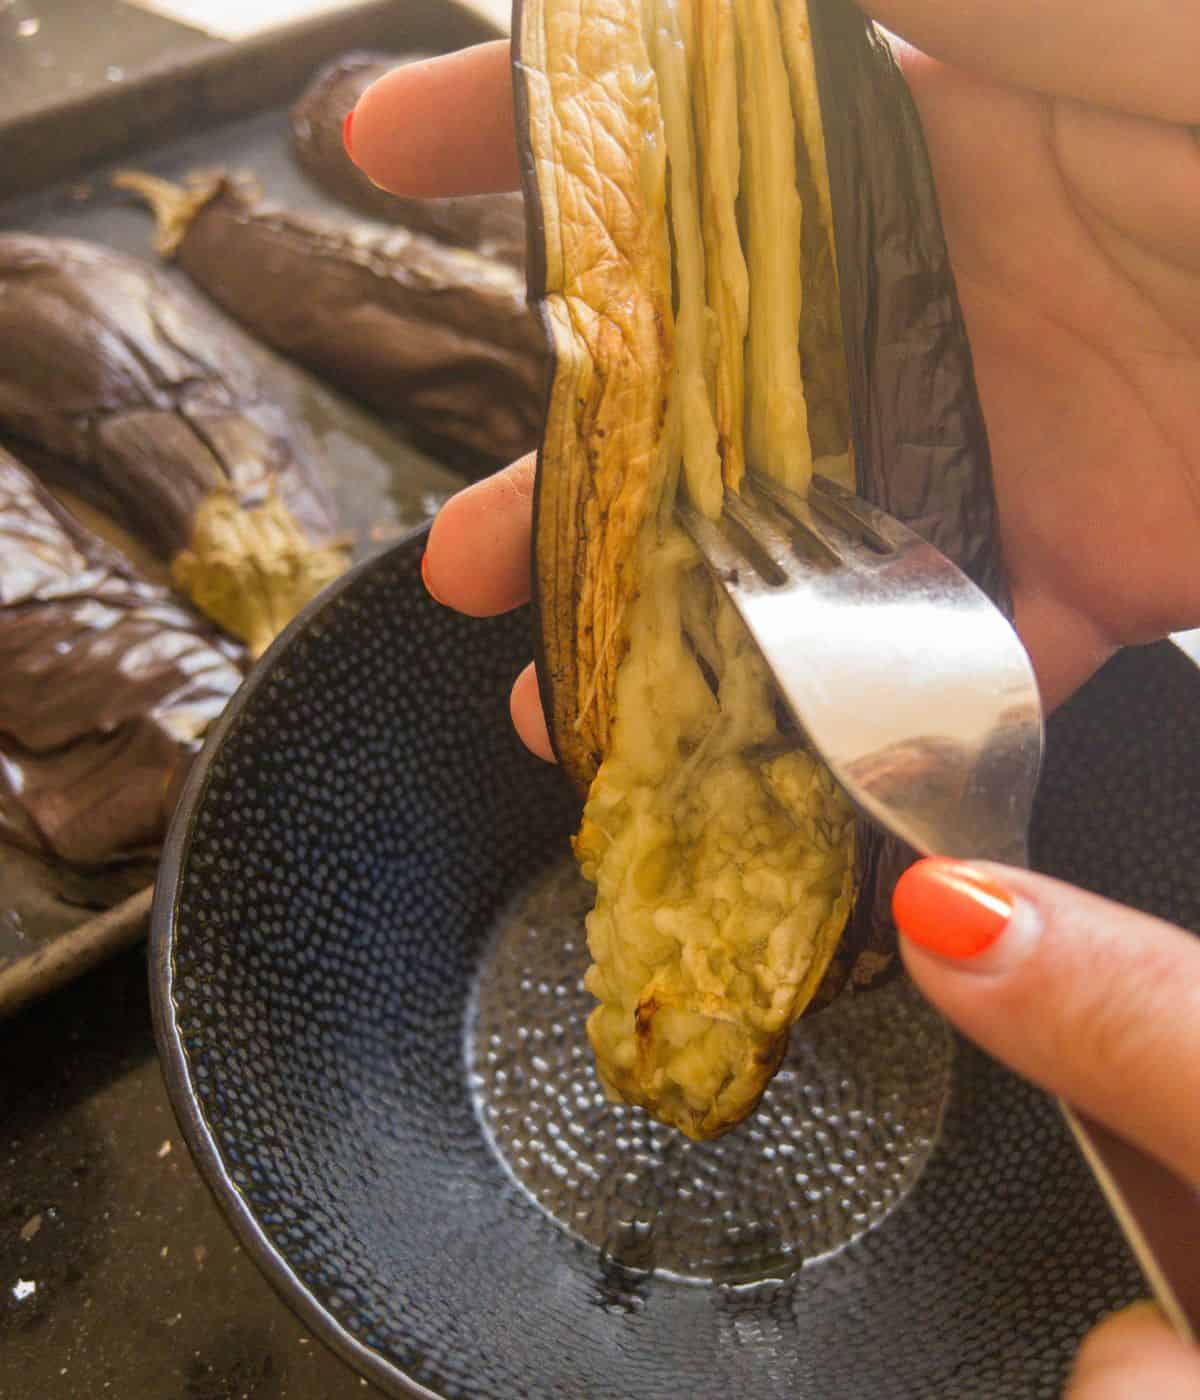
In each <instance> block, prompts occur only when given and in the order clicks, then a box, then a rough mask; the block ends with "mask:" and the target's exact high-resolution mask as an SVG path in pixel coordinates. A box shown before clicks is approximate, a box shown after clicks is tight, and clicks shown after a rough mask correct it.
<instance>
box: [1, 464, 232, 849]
mask: <svg viewBox="0 0 1200 1400" xmlns="http://www.w3.org/2000/svg"><path fill="white" fill-rule="evenodd" d="M245 663H246V655H245V652H244V651H243V649H242V648H241V647H239V646H236V645H235V644H233V643H231V642H229V641H228V640H226V639H224V638H222V637H221V636H220V634H219V633H218V632H217V631H216V630H215V629H214V628H213V627H211V626H210V625H208V624H207V623H206V622H204V621H203V620H202V619H200V618H198V617H197V616H196V615H195V613H193V612H192V610H191V609H190V608H187V607H185V606H184V605H182V603H181V602H180V600H179V599H178V598H177V597H175V596H174V595H173V594H172V593H171V592H170V590H168V589H167V588H165V587H163V586H162V585H160V584H157V583H153V582H150V581H148V580H146V579H144V578H141V577H139V576H138V574H137V573H136V572H135V570H134V569H133V567H132V565H131V564H130V563H129V562H128V561H127V560H126V559H124V558H123V557H122V556H121V555H120V554H119V553H118V552H117V551H116V550H114V549H112V548H111V547H110V546H109V545H108V544H106V543H105V542H104V541H103V540H101V539H100V538H98V537H97V536H95V535H93V534H92V533H91V532H90V531H89V530H87V529H86V528H85V527H84V526H83V525H81V524H80V522H79V521H78V520H76V519H75V518H74V517H73V516H72V515H71V514H70V513H69V512H68V511H67V510H65V509H64V508H63V507H62V506H61V505H60V504H59V503H58V502H57V501H56V500H55V499H54V498H53V497H52V496H51V495H50V493H49V492H48V491H47V490H46V489H45V488H44V487H43V486H42V485H41V484H40V483H39V482H38V481H37V480H36V479H35V478H34V477H33V475H32V474H31V473H30V472H28V471H27V470H26V469H25V468H24V467H23V466H22V464H21V463H20V462H18V461H17V460H16V459H15V458H14V457H13V456H12V455H11V454H10V453H7V452H5V451H3V450H2V449H0V675H2V676H3V677H4V683H3V685H0V837H2V838H3V839H5V840H7V841H10V842H14V843H16V844H17V845H21V846H24V847H25V848H27V849H29V850H33V851H36V852H39V853H43V854H46V855H49V856H52V857H54V858H56V859H59V860H63V861H67V862H69V863H71V864H73V865H84V866H86V865H97V864H100V863H103V862H107V861H112V860H116V859H122V858H127V857H130V856H133V855H136V854H139V853H144V852H146V851H147V850H152V849H153V848H155V847H156V846H157V844H158V842H159V841H160V840H161V839H162V836H163V834H164V832H165V829H166V823H167V819H168V818H169V816H170V813H171V808H172V806H173V804H174V800H175V796H176V794H177V791H178V785H179V782H180V780H181V778H182V777H183V774H184V773H185V772H186V770H187V766H188V763H189V761H190V758H191V755H192V754H193V753H194V752H195V750H196V749H197V748H198V747H199V743H200V740H201V738H202V737H203V734H204V731H205V730H206V728H207V727H208V725H209V724H210V723H211V721H212V720H214V719H215V718H216V717H217V716H218V715H219V714H220V713H221V711H222V710H223V709H224V707H225V705H226V703H227V702H228V700H229V699H230V697H231V696H232V695H233V693H234V691H235V690H236V689H237V688H238V686H239V685H240V684H241V680H242V671H243V667H244V665H245Z"/></svg>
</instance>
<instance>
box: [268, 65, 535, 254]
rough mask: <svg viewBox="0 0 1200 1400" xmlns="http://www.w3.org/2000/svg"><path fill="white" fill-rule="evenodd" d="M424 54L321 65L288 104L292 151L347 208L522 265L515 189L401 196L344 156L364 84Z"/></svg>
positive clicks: (522, 223)
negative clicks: (344, 134)
mask: <svg viewBox="0 0 1200 1400" xmlns="http://www.w3.org/2000/svg"><path fill="white" fill-rule="evenodd" d="M429 57H431V55H429V54H424V53H407V54H386V53H348V54H343V55H342V57H341V58H337V59H334V60H333V62H331V63H328V64H326V65H325V67H323V68H322V69H320V70H319V71H318V72H317V74H316V75H315V76H314V77H313V79H312V81H311V83H309V85H308V87H307V88H306V89H305V90H304V92H303V93H302V94H301V95H300V97H299V98H297V100H296V102H295V103H294V104H293V106H292V109H291V112H290V114H289V117H290V123H291V146H292V154H293V155H294V156H295V158H296V162H297V164H299V165H300V167H301V168H302V169H303V170H304V172H305V173H306V174H307V175H308V177H309V178H310V179H311V180H312V181H313V183H314V184H315V185H316V186H317V187H318V188H319V189H321V190H323V191H324V192H325V193H326V194H328V195H330V196H331V197H332V198H333V199H336V200H337V201H338V202H339V203H341V204H344V205H346V206H347V207H348V208H350V209H354V210H356V211H358V212H359V213H361V214H365V215H367V216H368V217H370V218H372V219H378V220H380V221H382V222H384V223H390V224H400V225H402V226H403V227H404V228H407V229H411V230H412V231H413V232H414V233H424V234H428V236H429V237H430V238H436V239H437V240H438V241H439V242H441V243H451V244H453V245H455V246H456V247H460V248H473V249H474V250H475V251H476V252H478V253H484V254H486V255H487V256H489V257H493V258H499V259H500V261H501V262H506V263H509V264H510V265H511V266H513V267H515V268H518V269H520V270H524V267H525V212H524V207H523V203H522V200H521V196H520V195H519V194H515V193H513V194H480V195H464V196H460V197H458V198H452V199H407V198H402V197H401V196H399V195H394V194H388V192H387V191H386V190H381V189H380V188H379V186H378V185H375V184H372V183H371V181H370V180H369V179H368V178H367V177H366V176H365V175H364V174H363V172H362V171H361V170H360V169H359V168H358V166H356V165H355V164H354V162H353V161H352V160H351V159H350V157H349V156H348V155H347V154H346V148H345V145H344V143H343V139H342V128H343V126H344V125H345V121H346V118H347V116H348V115H349V114H350V112H351V111H352V110H353V109H354V106H355V104H356V103H357V102H358V99H359V98H360V97H361V96H362V95H363V93H364V92H366V90H367V88H369V87H370V86H371V84H372V83H373V82H375V81H376V80H377V79H379V78H382V77H384V76H386V75H387V74H388V73H390V72H392V71H393V69H396V68H402V67H404V66H405V65H406V64H409V63H418V62H420V61H421V60H422V59H425V58H429Z"/></svg>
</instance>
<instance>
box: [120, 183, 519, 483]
mask: <svg viewBox="0 0 1200 1400" xmlns="http://www.w3.org/2000/svg"><path fill="white" fill-rule="evenodd" d="M115 183H116V184H117V185H119V186H120V187H121V188H124V189H129V190H133V191H135V192H137V193H139V194H141V195H142V196H144V197H145V198H146V199H147V200H148V201H149V202H150V203H151V205H152V206H153V208H154V211H155V214H156V216H157V219H158V227H159V237H158V250H159V252H160V253H161V254H162V255H163V256H164V257H168V258H172V259H174V261H175V262H176V263H177V264H178V265H179V266H180V267H181V268H182V269H183V270H184V271H185V272H186V273H187V274H188V276H189V277H190V278H191V279H192V280H193V281H194V282H195V283H196V285H197V286H199V287H201V288H203V290H204V291H206V292H207V293H208V294H209V296H211V297H212V298H213V300H214V301H216V302H217V303H218V304H219V305H220V306H222V307H223V308H224V309H225V310H226V311H228V312H229V314H230V315H231V316H233V317H234V318H236V319H237V320H238V321H240V322H241V323H242V324H243V325H244V326H246V327H247V329H249V330H250V331H251V332H253V334H254V335H256V336H257V337H259V339H261V340H263V341H265V342H266V343H267V344H268V345H271V346H273V347H274V348H275V349H276V350H280V351H282V352H283V353H284V354H285V355H290V356H291V357H292V358H293V359H295V360H298V361H299V362H300V363H301V364H303V365H306V366H307V367H308V368H309V369H311V370H313V371H314V372H315V373H317V374H318V375H320V376H321V377H322V378H324V379H327V380H329V381H330V382H331V383H333V384H337V385H339V386H340V387H341V388H343V389H345V390H346V391H347V392H348V393H350V394H353V395H355V396H356V397H358V398H360V399H362V400H363V401H364V402H366V403H368V404H370V405H371V406H372V407H373V408H375V409H376V410H377V411H378V412H379V413H380V414H382V415H383V416H384V417H385V418H386V419H388V420H390V421H392V422H396V423H399V424H402V425H403V426H404V427H406V428H407V429H409V430H410V431H415V432H417V433H418V434H419V435H420V436H422V437H423V438H424V439H426V440H428V441H430V442H433V443H437V444H440V445H441V446H442V447H443V448H445V449H448V450H450V451H453V450H454V449H456V448H457V449H466V450H467V452H468V453H469V454H471V455H470V456H469V457H467V458H465V459H464V458H458V459H457V461H458V462H459V464H461V465H464V466H468V467H470V466H474V467H476V468H478V467H480V466H482V465H488V466H492V465H496V464H498V463H501V462H506V461H508V460H510V459H511V458H513V457H516V456H518V455H520V454H521V453H522V452H526V451H529V450H531V449H532V448H533V447H535V446H536V445H537V438H538V430H539V427H540V425H541V416H542V400H543V394H544V373H545V345H544V342H543V338H542V335H541V333H540V331H539V329H538V325H537V321H536V319H535V318H534V316H533V313H532V312H531V311H530V309H529V307H528V306H527V304H526V301H525V284H524V280H523V278H522V277H521V276H520V274H519V273H517V272H515V271H514V270H513V269H512V268H511V267H509V266H507V265H506V264H504V263H500V262H497V261H496V260H495V259H492V258H485V257H483V256H481V255H480V254H478V253H473V252H470V251H468V250H466V249H459V248H449V247H447V246H445V245H444V244H440V243H437V242H436V241H434V240H433V239H429V238H425V237H422V236H421V235H420V234H415V233H409V232H408V231H407V230H404V229H398V228H397V229H384V228H380V227H373V228H372V227H365V226H363V227H357V228H347V227H343V226H339V225H335V224H331V223H326V222H322V221H319V220H317V219H313V218H310V217H307V216H303V217H302V216H301V215H299V214H295V213H290V212H288V211H287V210H284V209H277V208H274V207H272V206H270V205H265V204H263V203H261V202H260V200H259V198H258V195H257V192H256V191H255V189H254V187H253V184H252V183H251V182H250V181H249V180H231V179H229V178H227V177H224V176H220V175H215V176H211V177H210V176H198V177H196V178H194V179H193V180H192V181H190V182H189V184H188V186H187V188H186V189H184V188H180V187H178V186H175V185H172V184H169V183H168V182H166V181H164V180H158V179H155V178H153V177H151V176H146V175H142V174H138V173H135V172H129V171H126V172H123V173H122V174H120V175H118V176H117V177H116V181H115Z"/></svg>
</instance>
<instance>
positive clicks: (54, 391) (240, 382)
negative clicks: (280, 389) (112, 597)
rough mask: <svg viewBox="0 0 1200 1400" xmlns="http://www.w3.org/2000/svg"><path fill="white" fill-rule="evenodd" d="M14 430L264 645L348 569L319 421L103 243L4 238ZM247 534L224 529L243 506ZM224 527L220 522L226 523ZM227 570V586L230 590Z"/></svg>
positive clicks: (201, 597)
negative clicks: (315, 430)
mask: <svg viewBox="0 0 1200 1400" xmlns="http://www.w3.org/2000/svg"><path fill="white" fill-rule="evenodd" d="M0 438H3V439H4V440H6V441H7V442H8V444H9V445H10V446H11V447H13V448H14V450H15V451H17V452H18V453H19V454H20V455H21V456H22V458H24V459H25V460H26V461H27V462H28V464H29V465H30V466H31V467H32V468H33V469H34V470H36V471H37V472H38V473H39V474H40V475H42V476H43V477H44V478H45V479H46V480H47V481H48V482H49V483H50V484H51V485H52V486H56V487H61V488H63V489H65V490H68V491H70V492H72V493H74V494H75V495H76V496H78V497H79V498H80V499H81V500H83V501H86V502H87V503H88V504H89V505H91V506H94V507H95V508H96V509H98V510H100V511H101V512H103V513H104V514H106V515H108V516H110V517H111V518H112V519H113V520H114V521H115V522H116V523H117V524H118V525H120V526H121V527H123V528H124V529H126V530H128V531H129V532H130V533H131V534H132V535H133V536H134V537H135V538H136V539H137V540H138V541H139V542H140V543H141V544H142V545H144V546H145V547H146V548H147V549H148V550H150V552H151V553H153V554H154V555H155V556H157V557H158V558H159V559H161V560H163V561H164V562H165V563H166V564H168V565H171V566H174V565H175V564H176V563H177V562H180V561H182V563H181V567H182V568H183V570H184V572H185V573H186V575H187V579H186V580H185V581H186V582H188V583H189V584H190V587H189V589H188V591H189V594H190V596H192V597H193V598H194V599H195V600H196V601H197V604H198V605H199V606H200V607H202V608H207V609H208V610H209V611H211V610H212V601H213V598H214V597H216V596H218V595H219V597H220V598H221V599H223V600H224V604H225V605H227V606H223V608H222V609H221V610H219V611H218V612H217V613H216V614H215V620H216V621H218V622H219V623H220V624H221V625H222V626H224V627H226V628H227V629H228V630H230V631H231V632H232V633H233V634H234V635H236V636H239V637H242V638H243V639H244V640H245V641H247V642H248V643H249V644H250V645H251V647H252V648H253V649H254V651H255V652H256V653H257V652H259V651H261V650H262V649H263V648H264V647H265V646H266V644H267V643H268V642H269V641H270V640H271V637H272V636H273V635H274V633H275V631H277V630H278V623H279V621H280V619H282V620H286V619H287V618H288V617H290V616H292V615H293V614H294V613H295V611H296V610H297V609H298V608H299V607H301V606H302V605H303V604H304V603H306V602H307V601H308V600H309V599H310V598H311V597H312V596H314V594H315V593H316V592H317V591H318V590H319V589H320V588H321V587H323V586H324V584H325V583H327V582H329V580H330V579H331V578H333V577H334V576H336V574H337V573H339V572H340V571H341V569H342V568H344V567H345V563H346V559H345V554H344V551H343V550H342V549H341V548H340V547H338V546H337V544H336V543H335V542H334V541H333V540H332V535H333V530H334V514H333V508H332V505H331V502H330V500H329V498H328V495H327V493H326V491H325V489H324V487H323V486H322V485H321V483H320V479H319V477H318V474H317V465H316V464H317V449H316V444H315V441H314V439H313V438H312V435H311V433H310V432H309V431H308V430H307V429H306V428H305V427H304V426H303V425H302V424H300V423H297V422H296V421H295V420H294V418H292V417H291V416H289V414H288V412H287V411H286V410H285V409H284V408H283V407H282V405H281V404H280V403H279V402H277V401H276V399H275V398H274V397H273V396H272V393H271V390H270V385H269V382H268V376H267V375H266V373H265V370H264V366H263V364H262V363H261V362H260V360H259V359H258V358H256V357H255V356H254V355H252V354H251V353H250V352H249V351H248V350H247V349H245V348H244V347H243V345H242V344H241V341H240V337H239V338H238V339H235V336H234V333H233V332H231V328H230V327H229V326H228V325H227V324H226V323H225V322H223V321H222V319H221V318H220V317H219V316H218V315H217V314H216V313H215V312H214V311H213V310H212V308H211V307H209V306H207V305H205V304H204V303H203V302H202V301H201V300H200V299H199V298H197V297H196V296H194V295H193V294H192V293H191V292H189V291H188V290H187V289H186V288H185V287H180V286H177V285H175V284H174V283H173V282H172V281H170V280H168V278H167V277H166V276H165V275H164V274H163V272H162V271H161V270H160V269H158V268H155V267H153V266H147V265H146V264H143V263H141V262H139V261H137V260H136V259H133V258H129V257H126V256H125V255H123V254H121V253H117V252H113V251H111V250H109V249H107V248H102V247H99V246H97V245H93V244H90V243H83V242H79V241H76V240H72V239H52V238H42V237H35V236H33V235H27V234H16V233H14V234H6V235H2V236H0ZM231 510H232V511H233V512H235V513H236V514H237V515H238V517H239V526H240V528H239V529H238V530H237V531H236V532H231V531H230V530H228V529H226V530H224V531H222V529H221V528H220V527H221V526H222V525H223V524H224V523H225V521H226V520H227V517H228V516H229V513H230V511H231ZM214 525H215V527H216V528H215V530H214ZM214 578H215V585H216V586H215V587H214Z"/></svg>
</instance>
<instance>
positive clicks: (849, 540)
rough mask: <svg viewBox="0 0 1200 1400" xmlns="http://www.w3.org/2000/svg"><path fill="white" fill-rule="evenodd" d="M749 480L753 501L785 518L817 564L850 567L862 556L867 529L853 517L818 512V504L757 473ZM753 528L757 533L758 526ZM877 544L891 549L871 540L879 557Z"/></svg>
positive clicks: (872, 547) (873, 549) (869, 547)
mask: <svg viewBox="0 0 1200 1400" xmlns="http://www.w3.org/2000/svg"><path fill="white" fill-rule="evenodd" d="M748 480H749V484H750V490H751V491H752V492H753V499H754V500H756V501H757V502H761V503H769V506H770V508H771V510H772V513H775V512H778V514H780V515H782V516H783V517H784V518H785V519H786V520H787V521H788V524H789V527H790V528H791V529H792V530H793V533H794V537H795V540H796V542H797V544H798V545H799V546H800V547H801V548H803V549H804V551H805V552H806V553H807V554H808V555H809V556H810V557H812V558H815V559H816V561H817V562H819V563H822V562H823V563H828V564H835V565H844V564H850V563H853V562H854V560H855V558H856V557H857V556H858V555H860V554H861V553H862V546H863V536H864V528H863V527H862V526H861V525H860V524H859V523H858V522H857V521H856V520H854V519H853V517H852V516H849V515H847V516H845V517H843V516H841V515H839V514H838V513H837V512H836V510H832V511H826V510H821V511H818V510H817V509H816V506H817V502H816V501H815V500H812V499H809V498H808V497H805V496H802V495H800V494H799V492H796V491H793V490H792V489H791V488H790V487H788V486H784V485H782V484H781V483H780V482H778V481H773V480H772V479H771V478H770V477H767V476H760V475H759V474H758V473H757V472H751V473H749V474H748ZM752 528H753V529H754V531H755V533H757V529H758V527H757V525H754V526H753V527H752ZM877 543H878V544H880V545H881V546H882V548H884V549H886V548H887V546H886V545H885V544H883V543H882V542H881V541H880V542H877V541H875V540H874V539H871V540H868V541H867V547H868V549H870V550H871V551H872V552H873V553H878V552H879V550H878V548H875V546H876V544H877Z"/></svg>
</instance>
